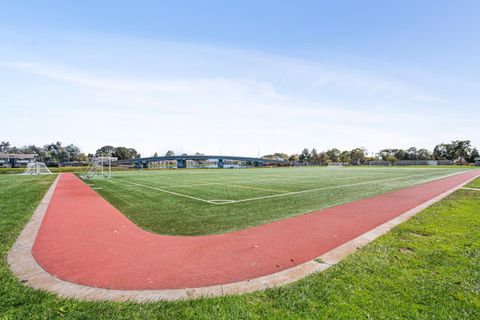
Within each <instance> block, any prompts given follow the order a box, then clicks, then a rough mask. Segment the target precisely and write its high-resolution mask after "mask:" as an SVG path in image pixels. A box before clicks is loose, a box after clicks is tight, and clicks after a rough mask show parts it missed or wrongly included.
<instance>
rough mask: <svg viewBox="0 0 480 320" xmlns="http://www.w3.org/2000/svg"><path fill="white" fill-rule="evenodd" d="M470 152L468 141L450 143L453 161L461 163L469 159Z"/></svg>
mask: <svg viewBox="0 0 480 320" xmlns="http://www.w3.org/2000/svg"><path fill="white" fill-rule="evenodd" d="M471 151H472V147H471V146H470V140H455V141H452V148H451V153H452V159H453V160H458V161H460V163H462V162H464V161H465V160H467V159H468V158H469V157H470V152H471Z"/></svg>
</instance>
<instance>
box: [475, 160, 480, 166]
mask: <svg viewBox="0 0 480 320" xmlns="http://www.w3.org/2000/svg"><path fill="white" fill-rule="evenodd" d="M475 165H476V166H480V158H476V159H475Z"/></svg>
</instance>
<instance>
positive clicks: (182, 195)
mask: <svg viewBox="0 0 480 320" xmlns="http://www.w3.org/2000/svg"><path fill="white" fill-rule="evenodd" d="M452 171H454V172H453V173H451V174H447V175H444V176H441V177H435V178H433V179H427V180H425V182H426V181H430V180H436V179H441V178H446V177H449V176H452V175H456V174H460V173H463V172H466V171H467V170H461V171H460V170H455V169H454V170H444V171H443V170H442V171H435V172H428V173H422V174H415V175H409V176H403V177H395V178H389V179H379V180H372V181H363V182H356V183H350V184H343V185H338V186H331V187H321V188H314V189H307V190H301V191H292V192H287V193H281V194H274V195H268V196H261V197H255V198H246V199H240V200H225V201H222V202H218V201H219V200H205V199H202V198H197V197H193V196H189V195H186V194H182V193H178V192H173V191H169V190H165V189H161V188H156V187H152V186H147V185H143V184H140V183H136V182H131V181H127V180H123V179H119V178H116V179H117V180H120V181H124V182H127V183H130V184H134V185H137V186H140V187H144V188H149V189H152V190H157V191H161V192H165V193H168V194H173V195H176V196H180V197H185V198H189V199H193V200H197V201H201V202H205V203H209V204H214V205H224V204H232V203H239V202H247V201H255V200H263V199H270V198H276V197H283V196H290V195H296V194H303V193H309V192H315V191H321V190H329V189H338V188H344V187H353V186H357V185H365V184H373V183H377V182H383V181H395V180H402V179H408V178H413V177H420V176H426V175H432V174H441V173H444V172H452ZM218 184H220V185H221V183H218Z"/></svg>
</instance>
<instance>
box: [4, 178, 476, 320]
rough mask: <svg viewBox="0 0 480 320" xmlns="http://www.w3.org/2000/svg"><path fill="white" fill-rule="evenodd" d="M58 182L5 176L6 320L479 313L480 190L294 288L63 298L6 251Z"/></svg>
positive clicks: (459, 195) (453, 198) (461, 193)
mask: <svg viewBox="0 0 480 320" xmlns="http://www.w3.org/2000/svg"><path fill="white" fill-rule="evenodd" d="M53 178H54V177H52V176H42V177H19V176H7V175H5V176H2V177H0V239H1V242H0V254H1V260H0V319H2V320H3V319H265V318H270V319H305V318H307V319H308V318H309V319H480V215H479V208H480V192H479V191H470V190H458V191H456V192H455V193H453V194H452V195H450V196H449V197H448V198H446V199H444V200H443V201H441V202H439V203H437V204H435V205H434V206H432V207H430V208H428V209H427V210H425V211H423V212H421V213H419V214H418V215H417V216H416V217H414V218H412V219H411V220H409V221H408V222H406V223H404V224H402V225H400V226H398V227H396V228H395V229H394V230H393V231H392V232H390V233H389V234H387V235H385V236H382V237H380V238H379V239H377V240H375V241H374V242H372V243H371V244H370V245H368V246H367V247H365V248H363V249H361V250H359V251H357V252H356V253H355V254H353V255H351V256H349V257H347V258H346V259H345V260H344V261H343V262H341V263H340V264H338V265H336V266H334V267H332V268H330V269H329V270H327V271H326V272H323V273H319V274H315V275H312V276H309V277H307V278H305V279H303V280H301V281H298V282H296V283H294V284H291V285H287V286H284V287H280V288H275V289H270V290H267V291H263V292H256V293H252V294H246V295H241V296H231V297H220V298H210V299H201V300H194V301H181V302H157V303H149V304H135V303H110V302H81V301H75V300H69V299H60V298H57V297H56V296H54V295H52V294H47V293H43V292H40V291H36V290H33V289H30V288H28V287H25V286H23V285H22V284H21V283H20V282H19V281H18V280H17V279H16V278H15V277H13V276H12V274H11V273H10V271H9V269H8V266H7V263H6V255H7V252H8V250H9V249H10V247H11V246H12V244H13V243H14V242H15V240H16V238H17V236H18V234H19V233H20V232H21V230H22V229H23V226H24V224H25V223H26V221H27V220H28V219H29V218H30V216H31V214H32V212H33V210H34V209H35V207H36V206H37V204H38V202H39V201H40V199H41V198H42V196H43V194H44V193H45V191H46V190H47V188H48V186H49V184H50V183H51V182H52V180H53ZM478 183H480V179H479V180H477V181H476V182H475V183H474V185H476V184H478Z"/></svg>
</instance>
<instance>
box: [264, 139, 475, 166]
mask: <svg viewBox="0 0 480 320" xmlns="http://www.w3.org/2000/svg"><path fill="white" fill-rule="evenodd" d="M479 157H480V155H479V152H478V149H477V148H472V146H471V142H470V140H455V141H452V142H450V143H440V144H438V145H436V146H435V147H434V149H433V151H429V150H427V149H423V148H421V149H418V148H416V147H411V148H408V149H405V150H404V149H392V148H389V149H382V150H380V151H379V152H378V153H377V154H375V155H373V156H368V153H367V150H366V149H365V148H361V147H360V148H354V149H352V150H343V151H341V150H339V149H337V148H332V149H329V150H327V151H321V152H319V151H317V149H315V148H313V149H312V150H309V149H308V148H305V149H303V150H302V152H301V153H299V154H291V155H288V154H286V153H280V152H278V153H274V154H268V155H265V156H263V158H265V159H272V160H279V159H282V160H285V161H290V162H298V163H302V164H308V165H328V164H329V163H332V162H336V163H338V162H340V163H345V164H354V165H359V164H366V163H368V162H369V161H378V160H382V161H390V162H396V161H400V160H451V161H453V162H455V163H473V162H475V159H477V158H479Z"/></svg>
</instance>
